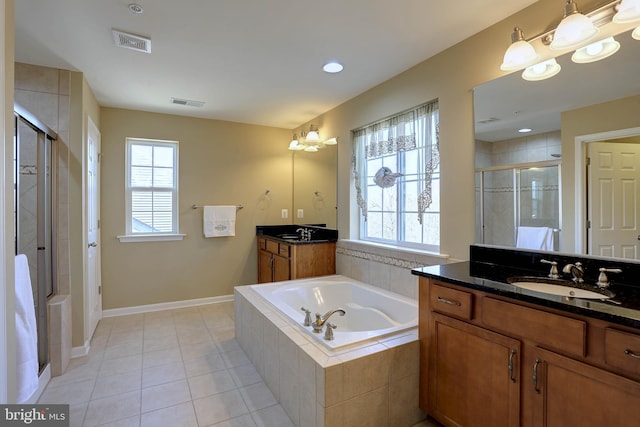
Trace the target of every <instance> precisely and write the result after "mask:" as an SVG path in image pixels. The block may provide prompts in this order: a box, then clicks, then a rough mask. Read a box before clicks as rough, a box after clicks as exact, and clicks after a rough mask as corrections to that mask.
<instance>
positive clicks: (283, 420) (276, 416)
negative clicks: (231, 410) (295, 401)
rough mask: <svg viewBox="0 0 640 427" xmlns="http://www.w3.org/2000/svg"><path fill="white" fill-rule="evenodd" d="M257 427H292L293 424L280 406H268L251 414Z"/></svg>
mask: <svg viewBox="0 0 640 427" xmlns="http://www.w3.org/2000/svg"><path fill="white" fill-rule="evenodd" d="M251 417H252V418H253V420H254V421H255V423H256V426H258V427H273V426H278V427H294V426H293V423H292V422H291V420H290V419H289V417H288V416H287V414H286V413H285V412H284V409H282V406H280V405H274V406H270V407H268V408H265V409H261V410H259V411H255V412H252V413H251Z"/></svg>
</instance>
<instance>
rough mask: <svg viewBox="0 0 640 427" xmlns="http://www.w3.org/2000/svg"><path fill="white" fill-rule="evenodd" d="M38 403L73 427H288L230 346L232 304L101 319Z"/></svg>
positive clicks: (254, 373)
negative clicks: (60, 411) (56, 410)
mask: <svg viewBox="0 0 640 427" xmlns="http://www.w3.org/2000/svg"><path fill="white" fill-rule="evenodd" d="M38 403H69V404H70V412H71V414H70V418H71V426H75V427H81V426H82V427H92V426H104V427H107V426H108V427H160V426H170V427H181V426H184V427H203V426H216V427H260V426H263V427H289V426H291V427H293V424H292V422H291V420H290V419H289V418H288V417H287V415H286V413H285V412H284V410H283V409H282V407H281V406H280V405H279V404H278V402H277V401H276V400H275V398H274V397H273V394H272V393H271V391H269V389H268V388H267V386H266V385H265V383H264V382H263V381H262V378H261V377H260V375H259V374H258V373H257V371H256V369H255V368H254V366H253V365H252V364H251V362H250V361H249V359H248V358H247V356H246V355H245V354H244V352H243V351H242V349H241V348H240V346H239V345H238V343H237V341H236V340H235V330H234V321H233V303H222V304H210V305H204V306H199V307H193V308H185V309H175V310H166V311H160V312H153V313H145V314H137V315H129V316H121V317H114V318H107V319H103V320H102V321H101V322H100V323H99V325H98V327H97V329H96V332H95V334H94V337H93V339H92V341H91V351H90V352H89V354H88V355H87V356H85V357H82V358H76V359H73V360H72V361H71V363H70V364H69V367H68V369H67V371H66V372H65V373H64V375H62V376H59V377H55V378H53V379H52V380H51V382H50V383H49V385H48V386H47V388H46V389H45V391H44V393H43V394H42V396H41V398H40V400H39V402H38ZM435 426H437V424H435V423H431V422H430V421H425V422H423V423H420V424H418V425H416V427H435Z"/></svg>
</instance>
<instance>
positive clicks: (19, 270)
mask: <svg viewBox="0 0 640 427" xmlns="http://www.w3.org/2000/svg"><path fill="white" fill-rule="evenodd" d="M15 282H16V356H17V359H16V362H17V363H16V366H17V370H16V382H17V389H18V395H17V397H16V401H17V403H24V402H26V401H27V400H28V399H29V398H30V397H31V395H32V394H33V392H34V391H36V389H37V388H38V333H37V330H36V311H35V306H34V304H33V290H32V288H31V277H30V275H29V263H28V260H27V257H26V255H22V254H21V255H16V259H15Z"/></svg>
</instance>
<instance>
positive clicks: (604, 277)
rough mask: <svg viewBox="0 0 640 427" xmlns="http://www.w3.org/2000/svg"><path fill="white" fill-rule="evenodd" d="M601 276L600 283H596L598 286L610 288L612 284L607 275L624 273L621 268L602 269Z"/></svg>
mask: <svg viewBox="0 0 640 427" xmlns="http://www.w3.org/2000/svg"><path fill="white" fill-rule="evenodd" d="M599 271H600V274H599V275H598V281H597V282H596V286H598V287H599V288H608V287H609V286H610V285H611V283H610V282H609V278H608V277H607V273H622V270H621V269H619V268H604V267H603V268H600V269H599Z"/></svg>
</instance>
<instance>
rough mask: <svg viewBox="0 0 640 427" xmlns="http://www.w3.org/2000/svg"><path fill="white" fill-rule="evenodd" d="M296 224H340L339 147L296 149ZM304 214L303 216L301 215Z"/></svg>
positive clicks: (294, 174) (294, 178)
mask: <svg viewBox="0 0 640 427" xmlns="http://www.w3.org/2000/svg"><path fill="white" fill-rule="evenodd" d="M291 153H292V160H291V161H292V165H293V175H292V176H293V185H292V187H293V212H292V215H291V223H292V224H326V225H327V227H329V228H336V226H337V225H336V224H337V211H336V205H337V178H338V147H337V146H335V145H328V146H326V147H324V148H322V149H320V150H318V151H317V152H306V151H292V152H291ZM300 216H302V217H300Z"/></svg>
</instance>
